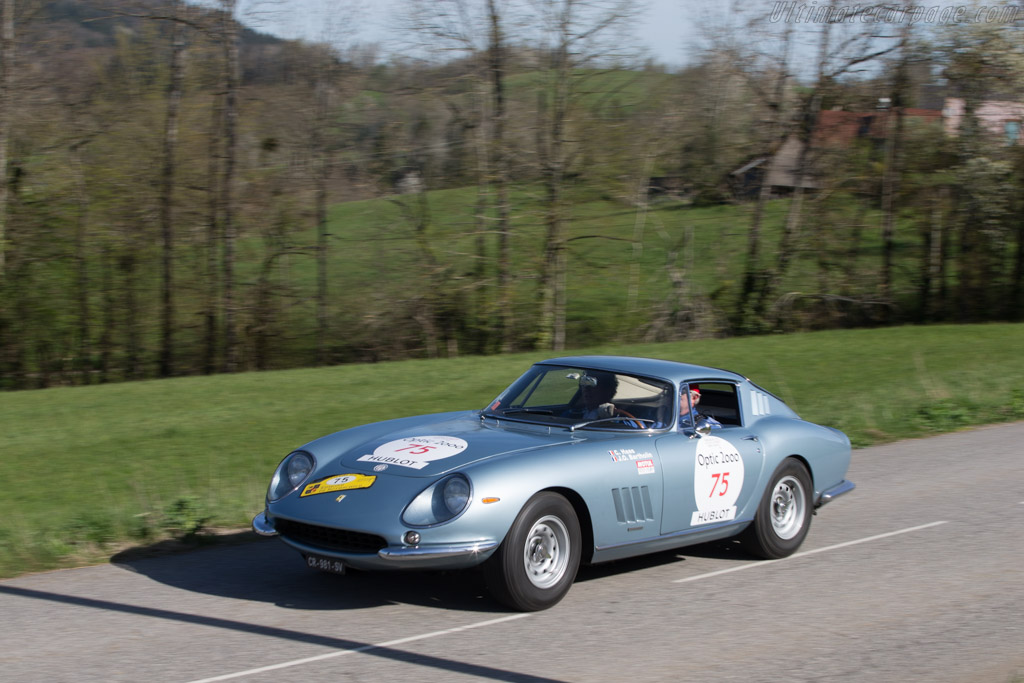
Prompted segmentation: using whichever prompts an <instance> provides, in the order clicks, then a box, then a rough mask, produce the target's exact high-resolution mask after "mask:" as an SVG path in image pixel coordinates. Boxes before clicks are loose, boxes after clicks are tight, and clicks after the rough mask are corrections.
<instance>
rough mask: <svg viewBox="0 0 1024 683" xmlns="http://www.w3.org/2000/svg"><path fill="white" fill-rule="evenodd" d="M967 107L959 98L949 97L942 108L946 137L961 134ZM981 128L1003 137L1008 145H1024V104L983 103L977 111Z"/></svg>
mask: <svg viewBox="0 0 1024 683" xmlns="http://www.w3.org/2000/svg"><path fill="white" fill-rule="evenodd" d="M966 108H967V105H966V103H965V102H964V100H963V99H961V98H959V97H947V98H946V102H945V104H944V105H943V107H942V120H943V124H944V126H945V129H946V135H949V136H951V137H956V136H957V135H959V133H960V125H961V124H962V123H963V117H964V112H965V111H966ZM974 115H975V116H976V117H977V118H978V122H979V123H980V124H981V127H982V128H983V129H984V130H986V131H988V132H989V133H991V134H992V135H995V136H999V137H1002V138H1003V139H1004V140H1005V141H1006V144H1008V145H1020V144H1024V137H1022V135H1021V122H1022V121H1024V104H1020V103H1019V102H1006V101H1001V100H988V101H985V102H982V103H981V104H980V105H978V108H977V109H975V111H974Z"/></svg>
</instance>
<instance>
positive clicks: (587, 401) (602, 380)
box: [580, 372, 619, 420]
mask: <svg viewBox="0 0 1024 683" xmlns="http://www.w3.org/2000/svg"><path fill="white" fill-rule="evenodd" d="M618 388H619V378H618V377H616V376H615V374H614V373H611V372H591V373H589V374H586V375H584V376H582V377H580V393H581V394H582V395H583V416H582V417H583V419H584V420H600V419H603V418H607V417H614V416H615V404H614V403H612V402H611V400H612V397H613V396H615V392H616V391H618Z"/></svg>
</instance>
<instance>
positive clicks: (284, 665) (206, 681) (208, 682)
mask: <svg viewBox="0 0 1024 683" xmlns="http://www.w3.org/2000/svg"><path fill="white" fill-rule="evenodd" d="M1021 504H1022V505H1024V502H1022V503H1021ZM940 524H946V521H941V522H931V523H929V524H922V525H920V526H912V527H909V528H907V529H900V530H899V531H890V532H888V533H885V534H877V535H875V536H868V537H867V538H859V539H857V540H855V541H846V542H845V543H837V544H835V545H829V546H825V547H824V548H815V549H814V550H808V551H806V552H802V553H796V554H795V555H790V556H789V557H785V558H783V559H781V560H764V561H761V562H751V563H750V564H742V565H739V566H737V567H730V568H729V569H721V570H719V571H716V572H708V573H706V574H698V575H697V576H690V577H687V578H685V579H676V580H675V581H673V582H672V583H687V582H689V581H698V580H700V579H709V578H711V577H713V576H721V575H722V574H729V573H732V572H738V571H743V570H744V569H753V568H754V567H764V566H767V565H770V564H775V563H776V562H785V561H786V560H793V559H796V558H798V557H804V556H805V555H814V554H815V553H823V552H825V551H826V550H838V549H839V548H846V547H847V546H851V545H858V544H860V543H868V542H869V541H877V540H879V539H882V538H888V537H890V536H898V535H899V534H908V533H910V532H912V531H920V530H921V529H927V528H929V527H933V526H938V525H940ZM529 616H532V614H530V613H525V614H512V615H509V616H507V617H501V618H499V619H488V620H487V621H478V622H476V623H475V624H467V625H466V626H457V627H455V628H449V629H445V630H443V631H433V632H431V633H423V634H420V635H418V636H409V637H407V638H399V639H397V640H389V641H387V642H384V643H377V644H376V645H364V646H363V647H357V648H354V649H351V650H337V651H335V652H327V653H324V654H322V655H316V656H315V657H306V658H304V659H293V660H292V661H290V662H281V663H280V664H270V665H268V666H261V667H258V668H256V669H247V670H245V671H236V672H235V673H230V674H224V675H222V676H214V677H212V678H202V679H199V680H196V681H191V682H190V683H214V682H215V681H229V680H231V679H233V678H241V677H242V676H251V675H253V674H260V673H265V672H267V671H276V670H278V669H288V668H291V667H293V666H301V665H302V664H310V663H312V662H322V661H324V660H326V659H334V658H335V657H341V656H342V655H350V654H355V653H357V652H368V651H370V650H377V649H380V648H385V647H394V646H396V645H404V644H405V643H412V642H414V641H417V640H427V639H428V638H436V637H438V636H446V635H449V634H452V633H458V632H460V631H468V630H470V629H474V628H483V627H485V626H493V625H495V624H501V623H504V622H506V621H513V620H515V619H522V618H524V617H529Z"/></svg>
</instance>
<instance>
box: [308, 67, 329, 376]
mask: <svg viewBox="0 0 1024 683" xmlns="http://www.w3.org/2000/svg"><path fill="white" fill-rule="evenodd" d="M329 68H330V67H329V66H324V65H321V68H320V74H318V77H317V83H316V86H315V88H316V92H315V98H316V105H315V106H316V115H315V116H314V121H313V135H312V148H313V149H312V153H313V164H314V166H315V168H314V171H313V174H314V184H315V189H314V192H315V195H316V196H315V200H314V201H315V204H316V206H315V209H314V213H315V214H316V235H317V237H316V362H317V364H319V365H326V364H327V362H328V357H327V239H328V234H327V180H328V177H329V176H330V160H329V159H328V158H327V151H326V149H325V142H324V128H325V127H326V126H327V107H328V92H327V90H328V84H327V79H328V78H329V76H328V74H327V73H325V71H326V70H327V69H329Z"/></svg>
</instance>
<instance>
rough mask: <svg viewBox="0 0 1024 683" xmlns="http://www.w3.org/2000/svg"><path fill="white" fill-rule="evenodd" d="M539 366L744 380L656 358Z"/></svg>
mask: <svg viewBox="0 0 1024 683" xmlns="http://www.w3.org/2000/svg"><path fill="white" fill-rule="evenodd" d="M539 365H569V366H573V367H582V368H587V369H592V370H608V371H612V372H622V373H626V374H636V375H645V376H647V377H657V378H661V379H667V380H669V381H671V382H673V383H679V382H686V381H690V380H705V381H707V380H716V379H717V380H722V381H725V382H743V381H746V378H745V377H744V376H743V375H738V374H736V373H735V372H729V371H728V370H722V369H720V368H709V367H707V366H704V365H693V364H691V363H680V362H678V361H674V360H661V359H658V358H635V357H633V356H564V357H561V358H550V359H548V360H544V361H541V362H540V363H539Z"/></svg>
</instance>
